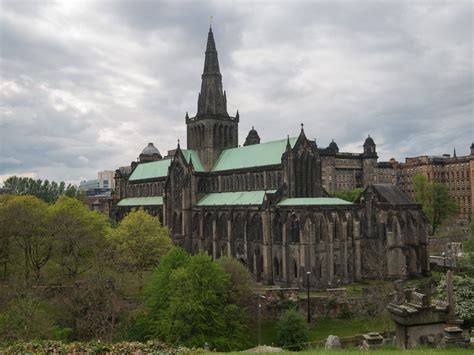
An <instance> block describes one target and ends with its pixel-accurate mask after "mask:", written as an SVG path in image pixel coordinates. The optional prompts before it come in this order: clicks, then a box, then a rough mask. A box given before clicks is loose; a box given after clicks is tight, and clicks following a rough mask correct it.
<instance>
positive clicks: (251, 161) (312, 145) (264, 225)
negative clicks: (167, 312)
mask: <svg viewBox="0 0 474 355" xmlns="http://www.w3.org/2000/svg"><path fill="white" fill-rule="evenodd" d="M239 119H240V118H239V112H238V111H237V113H236V115H235V117H232V116H230V115H229V114H228V112H227V96H226V92H225V91H224V90H223V87H222V76H221V73H220V69H219V62H218V57H217V50H216V45H215V41H214V35H213V32H212V29H210V30H209V34H208V39H207V48H206V56H205V61H204V72H203V74H202V84H201V92H200V93H199V98H198V109H197V113H196V115H195V116H194V117H189V116H188V114H186V126H187V149H183V148H181V147H180V145H179V144H178V146H177V148H176V149H175V150H173V151H170V152H169V153H168V155H167V156H165V157H162V156H161V154H160V152H159V151H158V149H157V148H155V147H154V145H153V144H152V143H150V144H148V146H147V147H145V149H144V150H143V151H142V152H141V154H140V156H139V159H138V161H137V162H132V164H131V166H129V167H125V168H120V169H118V170H117V171H116V174H115V180H116V192H115V197H114V208H113V210H112V213H113V214H114V217H115V218H116V219H120V218H122V217H123V216H124V215H125V214H126V213H127V212H128V211H130V210H131V209H132V208H134V207H139V206H141V207H143V208H145V209H146V210H148V211H149V213H151V214H153V215H156V216H159V218H160V219H161V221H162V223H163V224H164V225H165V226H167V227H168V228H169V229H170V231H171V233H172V237H173V239H174V242H175V244H177V245H180V246H182V247H183V248H185V249H186V250H188V251H189V252H191V253H198V252H200V251H204V252H206V253H208V254H209V255H212V256H213V257H214V258H219V257H220V256H224V255H227V256H232V257H234V258H237V259H238V260H240V261H241V262H242V263H244V264H245V265H246V266H247V267H248V268H249V269H250V270H251V271H252V272H253V274H254V275H255V277H256V279H257V280H258V281H261V282H263V283H265V284H269V285H281V286H287V287H289V286H291V287H306V282H307V281H306V280H307V277H306V276H307V273H308V272H309V273H310V285H311V287H312V288H322V287H327V286H328V285H337V284H342V283H348V282H354V281H358V280H361V279H364V278H381V277H388V278H405V277H408V276H409V275H420V274H426V273H429V264H428V255H427V252H426V245H427V237H426V222H425V218H424V216H423V214H422V212H421V209H420V206H419V205H416V204H413V203H412V202H411V201H410V200H409V199H408V198H407V197H406V195H404V194H403V192H401V191H400V190H399V189H398V188H397V187H395V186H392V185H389V184H371V182H373V180H371V179H370V178H369V179H366V178H364V177H363V178H362V180H367V181H366V183H364V185H365V190H364V192H363V194H362V196H361V198H360V199H359V201H357V203H354V204H352V203H349V202H346V201H343V200H340V199H338V198H333V197H330V196H329V194H328V192H326V191H327V189H325V188H324V186H323V177H322V162H323V160H324V159H326V158H327V156H328V154H329V155H330V154H331V149H332V150H334V147H331V146H330V147H328V148H325V149H319V148H318V147H317V145H316V142H315V141H314V140H308V139H307V138H306V135H305V132H304V130H303V126H302V127H301V132H300V134H299V136H298V137H293V138H291V137H287V138H284V139H281V140H277V141H271V142H266V143H260V137H259V135H258V133H257V132H256V131H255V130H254V129H253V128H252V130H251V131H250V132H249V134H248V136H247V138H246V140H245V143H244V145H243V146H242V147H240V146H239V145H238V127H239ZM328 151H329V153H328ZM374 156H375V157H376V153H375V144H374V143H373V140H372V139H371V138H370V137H369V138H368V139H367V140H366V143H365V144H364V153H363V154H361V155H358V157H357V159H359V160H360V161H361V166H365V165H368V164H369V163H370V161H372V160H373V158H374ZM369 165H370V164H369ZM366 170H367V171H368V173H367V174H369V177H371V175H370V174H373V169H371V168H370V167H369V168H368V169H366Z"/></svg>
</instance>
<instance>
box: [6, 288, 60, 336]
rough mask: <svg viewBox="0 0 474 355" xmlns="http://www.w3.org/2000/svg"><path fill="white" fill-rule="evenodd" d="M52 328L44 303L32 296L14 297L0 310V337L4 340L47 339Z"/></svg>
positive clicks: (50, 334) (53, 328) (51, 333)
mask: <svg viewBox="0 0 474 355" xmlns="http://www.w3.org/2000/svg"><path fill="white" fill-rule="evenodd" d="M54 330H55V327H54V321H53V319H52V317H51V315H50V314H49V312H48V309H47V307H46V305H45V304H44V303H41V302H36V301H34V300H33V299H32V298H29V297H18V298H15V299H13V300H11V301H10V302H9V303H8V304H7V306H6V307H5V308H4V309H3V310H2V311H1V312H0V339H2V340H4V341H13V340H16V341H18V340H21V341H29V340H34V339H48V338H51V337H52V336H53V333H54Z"/></svg>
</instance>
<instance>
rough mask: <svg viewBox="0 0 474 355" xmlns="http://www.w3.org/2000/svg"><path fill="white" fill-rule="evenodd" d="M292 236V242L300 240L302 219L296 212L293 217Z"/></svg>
mask: <svg viewBox="0 0 474 355" xmlns="http://www.w3.org/2000/svg"><path fill="white" fill-rule="evenodd" d="M290 236H291V242H292V243H299V242H300V221H299V219H298V217H297V216H296V214H293V215H292V217H291V224H290Z"/></svg>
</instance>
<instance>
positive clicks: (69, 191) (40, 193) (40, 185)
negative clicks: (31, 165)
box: [3, 176, 83, 203]
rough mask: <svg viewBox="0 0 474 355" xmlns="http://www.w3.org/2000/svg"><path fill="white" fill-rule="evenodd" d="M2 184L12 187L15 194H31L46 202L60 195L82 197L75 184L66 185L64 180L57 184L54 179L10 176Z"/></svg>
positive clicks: (53, 200)
mask: <svg viewBox="0 0 474 355" xmlns="http://www.w3.org/2000/svg"><path fill="white" fill-rule="evenodd" d="M3 184H4V186H5V187H6V188H10V189H12V190H13V192H14V194H16V195H33V196H36V197H38V198H39V199H41V200H43V201H44V202H46V203H54V202H55V201H56V200H57V199H58V198H59V196H62V195H66V196H68V197H78V198H80V199H82V198H83V196H82V193H81V191H79V190H78V188H77V187H76V186H74V185H72V184H68V185H66V183H65V182H64V181H61V182H60V183H59V184H58V183H57V182H55V181H53V182H50V181H49V180H44V181H42V180H41V179H37V180H35V179H32V178H29V177H18V176H10V177H9V178H8V179H6V180H5V181H4V183H3Z"/></svg>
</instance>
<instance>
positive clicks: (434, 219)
mask: <svg viewBox="0 0 474 355" xmlns="http://www.w3.org/2000/svg"><path fill="white" fill-rule="evenodd" d="M413 192H414V195H415V201H416V202H417V203H419V204H421V206H422V208H423V212H424V213H425V215H426V217H427V218H428V221H429V222H430V225H431V232H432V233H433V235H434V234H435V233H436V231H437V229H438V227H439V226H440V225H441V224H442V223H443V222H444V221H446V219H448V218H449V217H452V216H454V215H456V214H457V213H458V212H459V210H458V206H457V205H456V202H455V201H454V200H453V198H452V197H451V196H450V195H449V192H448V188H447V187H446V186H445V185H444V184H440V183H433V182H429V181H428V178H427V177H426V176H424V175H416V176H415V177H414V178H413Z"/></svg>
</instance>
